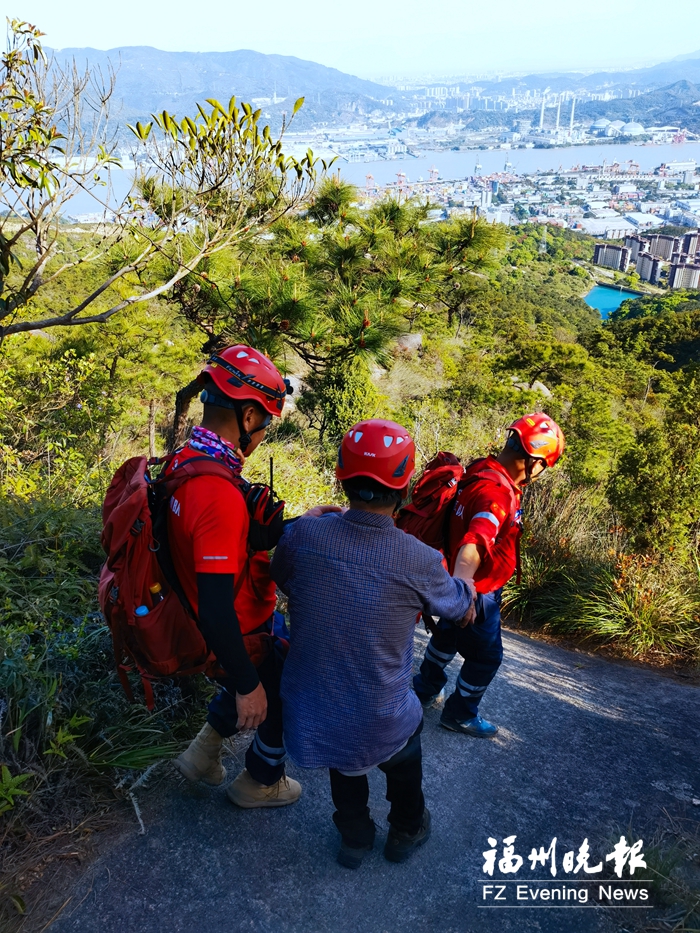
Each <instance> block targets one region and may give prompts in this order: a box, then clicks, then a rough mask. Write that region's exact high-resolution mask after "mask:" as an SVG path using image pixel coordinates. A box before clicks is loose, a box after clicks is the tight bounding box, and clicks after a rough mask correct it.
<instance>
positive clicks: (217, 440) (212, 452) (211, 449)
mask: <svg viewBox="0 0 700 933" xmlns="http://www.w3.org/2000/svg"><path fill="white" fill-rule="evenodd" d="M187 446H188V447H191V448H192V449H193V450H199V451H201V452H202V453H203V454H207V455H208V456H209V457H213V458H214V459H215V460H221V461H222V463H225V464H226V466H227V467H229V469H231V470H233V472H234V473H235V474H236V475H237V476H240V475H241V471H242V469H243V459H242V458H241V457H239V456H238V454H237V452H236V448H235V447H234V446H233V444H230V443H229V442H228V441H225V440H224V439H223V437H219V435H218V434H214V432H213V431H209V430H207V428H203V427H201V426H196V427H194V428H192V433H191V434H190V436H189V438H188V441H187Z"/></svg>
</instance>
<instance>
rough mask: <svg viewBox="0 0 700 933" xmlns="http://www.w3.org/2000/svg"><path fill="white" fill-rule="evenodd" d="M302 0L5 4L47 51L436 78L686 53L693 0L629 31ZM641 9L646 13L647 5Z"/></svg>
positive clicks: (557, 19) (592, 22)
mask: <svg viewBox="0 0 700 933" xmlns="http://www.w3.org/2000/svg"><path fill="white" fill-rule="evenodd" d="M346 10H347V8H343V9H341V8H334V7H329V6H327V5H325V4H322V3H320V2H318V0H311V2H309V3H307V4H306V5H305V11H306V13H305V15H304V16H299V15H297V16H294V15H290V6H289V4H287V3H282V2H281V0H270V2H269V3H268V4H267V6H266V15H265V20H264V24H265V25H264V30H262V29H261V28H260V20H259V17H258V16H257V15H256V10H255V9H253V8H251V7H248V6H243V5H234V6H231V7H223V6H222V8H221V9H220V10H216V11H215V13H214V14H213V15H212V16H210V17H207V18H206V19H202V18H197V17H193V16H192V8H191V6H189V5H187V6H186V5H185V4H184V3H183V2H182V0H173V2H171V3H169V4H168V5H167V6H166V5H165V4H164V3H162V2H161V0H158V2H154V3H152V4H149V5H147V6H144V5H143V4H137V3H136V0H123V2H122V3H121V4H120V5H119V6H106V7H102V8H97V9H96V8H95V7H94V5H92V4H91V5H90V6H88V4H87V3H86V2H85V0H74V2H73V3H72V5H71V16H70V17H66V16H65V9H62V8H61V7H60V6H57V5H56V4H54V3H50V2H49V0H22V2H21V3H20V2H18V3H16V5H15V6H14V8H11V9H9V10H7V13H8V15H9V16H11V17H17V18H20V19H26V20H30V21H31V22H33V23H35V24H36V25H38V26H39V27H40V28H41V29H42V30H43V31H44V32H45V33H46V39H45V43H46V45H48V46H51V47H53V48H56V49H62V48H82V47H92V48H96V49H104V50H106V49H113V48H118V47H120V46H135V45H141V46H153V47H155V48H159V49H163V50H166V51H192V52H205V51H234V50H236V49H245V48H247V49H253V50H255V51H259V52H264V53H266V54H279V55H291V56H295V57H298V58H301V59H307V60H310V61H315V62H319V63H320V64H324V65H327V66H329V67H333V68H338V69H340V70H341V71H345V72H349V73H351V74H356V75H358V76H361V77H367V78H373V79H375V80H377V79H380V78H383V79H384V80H388V79H389V78H390V77H392V76H396V77H398V78H401V77H405V78H409V77H414V78H419V77H423V78H425V77H426V76H427V75H430V74H433V75H434V76H435V77H436V80H437V79H441V78H443V76H445V75H452V74H453V75H474V74H486V73H489V74H496V73H499V72H500V73H503V74H515V73H523V72H547V71H598V70H624V69H628V68H633V67H643V66H645V65H650V64H655V63H657V62H661V61H667V60H670V59H673V58H674V57H676V56H679V55H684V54H691V53H693V52H695V51H696V50H697V49H696V46H698V45H700V39H698V40H695V41H694V40H693V39H691V38H688V37H689V36H693V35H697V36H700V7H699V8H693V7H692V6H691V7H689V8H688V9H687V10H685V11H684V28H683V30H682V31H679V30H678V29H677V24H676V23H675V21H674V20H673V18H670V17H669V18H668V20H665V19H664V18H663V17H661V18H659V16H658V9H657V8H656V6H655V5H654V6H652V3H651V2H650V0H641V2H640V3H639V4H638V5H637V6H636V8H635V28H634V38H633V41H630V40H631V36H630V31H629V16H628V12H627V11H626V10H623V9H619V10H618V9H615V8H612V9H610V10H606V14H605V20H604V22H602V21H601V20H600V19H599V18H596V17H594V16H592V15H591V14H590V11H589V9H588V8H586V7H584V6H582V5H580V4H573V3H571V2H567V3H564V4H561V3H555V2H554V0H535V2H533V3H530V4H527V5H525V4H519V3H517V2H516V0H501V3H500V4H498V5H497V6H496V7H493V6H489V7H473V8H468V7H467V6H466V5H465V4H464V3H463V2H459V0H444V2H443V3H442V4H441V5H440V6H439V7H438V8H437V9H436V10H432V9H431V8H429V7H427V6H426V5H425V4H424V3H419V2H417V0H405V2H403V3H401V4H399V3H397V2H395V0H391V2H386V0H385V2H379V3H376V2H369V0H356V3H355V4H353V7H352V14H351V15H348V13H347V12H346ZM645 10H646V11H647V12H648V13H649V16H646V15H644V14H645Z"/></svg>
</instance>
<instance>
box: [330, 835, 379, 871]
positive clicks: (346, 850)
mask: <svg viewBox="0 0 700 933" xmlns="http://www.w3.org/2000/svg"><path fill="white" fill-rule="evenodd" d="M373 848H374V843H372V844H371V845H366V846H361V847H360V848H359V849H355V848H353V847H352V846H349V845H348V844H347V842H345V840H343V841H342V842H341V843H340V849H339V851H338V859H337V861H338V864H339V865H342V866H343V867H344V868H359V867H360V865H361V864H362V860H363V859H364V857H365V855H367V853H368V852H371V851H372V849H373Z"/></svg>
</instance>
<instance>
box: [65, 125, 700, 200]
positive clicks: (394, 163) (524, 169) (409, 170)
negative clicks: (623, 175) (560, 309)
mask: <svg viewBox="0 0 700 933" xmlns="http://www.w3.org/2000/svg"><path fill="white" fill-rule="evenodd" d="M604 159H605V160H606V162H607V163H608V164H610V163H611V162H614V161H616V160H617V161H618V162H626V161H628V160H629V159H632V160H634V161H635V162H638V163H639V165H640V168H641V169H642V171H650V170H651V169H654V168H656V167H657V166H658V165H660V164H661V163H662V162H672V161H674V160H675V161H686V160H688V159H695V161H696V162H697V163H698V164H700V142H693V143H682V144H675V145H673V144H668V145H662V146H651V145H634V144H633V143H627V144H625V145H622V144H620V145H617V144H612V145H595V146H567V147H562V148H559V149H486V150H480V149H470V150H466V151H463V152H452V151H449V152H431V151H425V152H424V153H423V155H422V156H421V157H420V158H410V159H394V160H390V161H376V162H350V163H348V162H344V161H342V160H338V162H336V163H335V166H334V168H339V169H340V172H341V175H342V176H343V177H344V178H346V179H347V180H348V181H351V182H353V183H354V184H356V185H360V186H364V184H365V176H366V175H368V174H371V175H372V176H373V177H374V183H375V184H376V185H386V184H387V183H388V182H395V181H396V175H397V173H398V172H405V173H406V176H407V178H408V180H409V181H418V180H419V179H420V178H424V179H427V178H428V173H429V170H430V168H431V167H432V166H433V165H434V166H435V167H436V168H437V170H438V171H439V173H440V177H441V178H444V179H458V178H467V177H468V176H470V175H473V174H474V168H475V165H476V163H477V161H478V162H479V164H480V165H481V174H483V175H489V174H491V173H493V172H502V171H503V170H504V166H505V163H506V160H507V161H508V162H510V163H511V165H512V168H510V169H509V171H511V172H514V173H515V174H531V173H534V172H536V171H538V170H540V171H547V170H549V169H559V168H562V169H569V168H572V167H573V166H575V165H602V163H603V160H604ZM131 179H132V174H131V172H129V171H126V170H120V169H113V170H112V172H111V180H112V189H113V195H112V198H111V199H110V200H111V203H112V204H114V205H115V206H116V204H117V203H118V200H117V199H121V198H124V197H126V195H127V193H128V191H129V187H130V185H131ZM97 190H98V193H99V194H100V196H103V192H104V188H100V189H97ZM97 209H98V208H97V205H96V204H95V201H94V200H93V199H92V198H91V197H90V196H89V194H86V193H84V192H81V193H80V194H78V195H76V196H75V198H73V200H72V201H71V202H70V204H69V205H68V206H67V210H66V212H67V213H70V214H73V215H75V214H87V213H91V212H93V211H95V210H97Z"/></svg>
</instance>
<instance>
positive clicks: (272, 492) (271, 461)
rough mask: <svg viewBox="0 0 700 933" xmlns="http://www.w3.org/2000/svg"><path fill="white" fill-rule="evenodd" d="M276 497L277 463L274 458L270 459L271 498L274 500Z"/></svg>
mask: <svg viewBox="0 0 700 933" xmlns="http://www.w3.org/2000/svg"><path fill="white" fill-rule="evenodd" d="M274 496H275V461H274V458H273V457H272V456H271V457H270V498H271V499H273V498H274Z"/></svg>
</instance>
